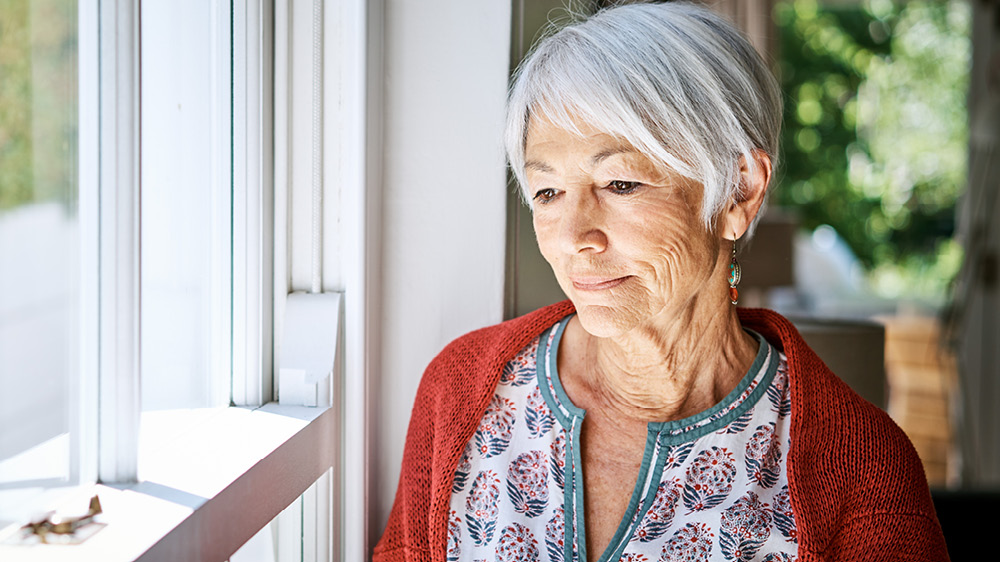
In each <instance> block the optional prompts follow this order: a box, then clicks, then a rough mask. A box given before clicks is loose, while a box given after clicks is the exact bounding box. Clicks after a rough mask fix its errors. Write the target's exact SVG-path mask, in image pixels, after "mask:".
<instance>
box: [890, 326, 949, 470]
mask: <svg viewBox="0 0 1000 562" xmlns="http://www.w3.org/2000/svg"><path fill="white" fill-rule="evenodd" d="M879 321H880V322H882V323H883V324H884V325H885V334H886V342H885V362H886V372H887V376H888V381H889V407H888V412H889V415H890V416H892V419H893V420H895V421H896V423H898V424H899V426H900V427H901V428H903V431H905V432H906V435H907V436H909V438H910V441H912V442H913V446H914V447H916V449H917V453H918V454H919V455H920V460H921V461H923V464H924V472H926V473H927V482H928V483H929V484H930V485H931V486H932V487H944V486H946V485H947V484H948V483H949V482H952V481H954V478H955V477H956V476H957V474H956V473H955V467H954V463H952V462H950V457H951V452H952V449H953V444H954V441H953V440H954V431H953V428H952V421H951V420H952V416H951V403H952V397H953V395H954V392H955V388H956V382H957V372H956V368H955V358H954V356H953V355H952V354H951V353H950V352H949V351H948V350H946V349H943V348H942V347H941V345H940V341H941V339H940V326H939V323H938V321H937V319H936V318H933V317H925V316H892V317H881V318H879Z"/></svg>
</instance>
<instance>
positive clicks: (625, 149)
mask: <svg viewBox="0 0 1000 562" xmlns="http://www.w3.org/2000/svg"><path fill="white" fill-rule="evenodd" d="M634 152H636V150H635V149H634V148H632V147H630V146H616V147H614V148H608V149H605V150H602V151H600V152H598V153H597V154H595V155H593V156H591V157H590V164H591V165H592V166H596V165H598V164H600V163H601V162H602V161H604V160H606V159H608V158H610V157H612V156H614V155H616V154H625V153H634Z"/></svg>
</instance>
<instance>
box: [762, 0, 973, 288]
mask: <svg viewBox="0 0 1000 562" xmlns="http://www.w3.org/2000/svg"><path fill="white" fill-rule="evenodd" d="M775 19H776V21H777V23H778V28H779V41H780V47H779V48H780V63H779V65H780V68H779V73H780V78H781V81H782V86H783V89H784V91H785V93H786V100H785V101H786V106H785V129H784V131H783V136H782V161H783V165H782V170H781V171H780V176H779V178H780V180H781V182H780V187H779V189H778V190H776V192H775V202H776V203H777V204H779V205H782V206H786V207H790V208H794V209H795V213H796V214H797V215H798V217H799V218H800V220H801V222H802V225H803V226H804V227H806V228H809V229H812V228H815V227H816V226H819V225H821V224H829V225H831V226H833V227H834V228H835V229H836V230H837V232H838V233H839V234H840V236H841V237H842V238H843V239H844V240H845V241H846V242H847V244H848V245H849V246H850V247H851V249H852V250H853V251H854V253H855V255H856V256H857V257H858V259H859V260H860V261H861V262H862V264H864V266H865V267H866V268H868V270H869V271H870V272H871V273H872V278H873V281H874V282H875V288H876V289H877V290H879V292H881V293H882V294H883V295H885V296H901V295H902V293H904V292H906V293H908V294H909V293H913V292H914V291H915V292H917V293H918V295H917V296H922V297H932V298H940V297H941V296H942V295H943V293H944V291H945V289H946V287H947V284H948V282H949V280H950V279H951V277H952V276H953V275H954V273H955V272H956V271H957V268H958V264H959V263H960V259H961V257H960V251H959V250H958V247H957V245H956V243H955V242H954V241H953V239H952V234H953V232H954V226H955V204H956V201H957V199H958V197H959V195H960V194H961V192H962V190H963V189H964V185H965V172H966V158H967V157H966V154H967V117H966V101H965V100H966V92H967V89H968V72H969V65H970V57H971V40H970V21H969V20H970V9H969V6H968V5H967V3H966V2H965V1H963V0H940V1H919V0H913V1H908V2H902V1H893V0H866V1H862V2H858V3H856V4H854V3H846V4H843V3H842V4H828V5H827V4H824V3H822V2H817V1H816V0H794V1H788V2H784V3H780V4H778V5H777V7H776V9H775Z"/></svg>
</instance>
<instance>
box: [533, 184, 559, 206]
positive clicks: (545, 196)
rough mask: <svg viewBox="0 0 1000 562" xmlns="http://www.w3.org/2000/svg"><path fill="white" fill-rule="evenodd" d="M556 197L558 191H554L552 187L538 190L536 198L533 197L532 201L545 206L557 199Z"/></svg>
mask: <svg viewBox="0 0 1000 562" xmlns="http://www.w3.org/2000/svg"><path fill="white" fill-rule="evenodd" d="M555 196H556V190H554V189H552V188H551V187H547V188H545V189H540V190H538V192H537V193H535V196H534V197H532V199H533V200H535V201H537V202H539V203H543V204H544V203H548V202H549V201H552V200H553V199H555Z"/></svg>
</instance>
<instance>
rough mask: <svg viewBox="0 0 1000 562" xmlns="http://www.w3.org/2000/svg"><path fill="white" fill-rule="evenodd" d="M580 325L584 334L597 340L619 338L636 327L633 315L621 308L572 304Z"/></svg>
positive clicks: (604, 305)
mask: <svg viewBox="0 0 1000 562" xmlns="http://www.w3.org/2000/svg"><path fill="white" fill-rule="evenodd" d="M574 305H575V306H576V315H577V318H579V319H580V325H581V326H582V327H583V329H584V330H586V332H587V333H588V334H590V335H592V336H594V337H598V338H612V337H615V336H620V335H622V334H624V333H626V332H628V331H629V330H631V329H632V328H633V327H635V325H636V318H635V316H636V315H635V314H634V313H632V312H631V311H628V310H624V309H623V308H622V307H616V306H609V305H606V304H603V305H598V304H583V303H574Z"/></svg>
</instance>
